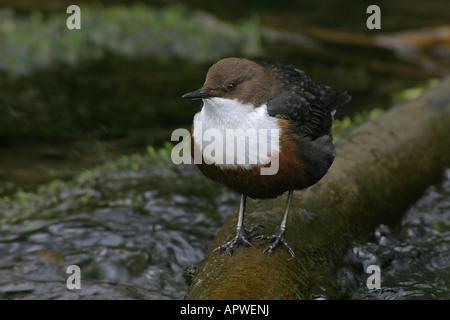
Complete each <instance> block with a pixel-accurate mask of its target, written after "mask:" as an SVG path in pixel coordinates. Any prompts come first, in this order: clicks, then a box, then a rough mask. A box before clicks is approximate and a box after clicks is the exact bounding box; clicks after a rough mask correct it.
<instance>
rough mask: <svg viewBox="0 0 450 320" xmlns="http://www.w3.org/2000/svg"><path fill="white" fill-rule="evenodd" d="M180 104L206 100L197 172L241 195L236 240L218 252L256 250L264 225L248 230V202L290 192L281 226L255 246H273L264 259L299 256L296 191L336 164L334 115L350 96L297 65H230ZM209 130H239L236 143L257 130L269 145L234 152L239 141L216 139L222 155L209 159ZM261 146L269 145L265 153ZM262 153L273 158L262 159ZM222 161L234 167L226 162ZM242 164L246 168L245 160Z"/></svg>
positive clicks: (195, 139) (197, 136) (194, 145)
mask: <svg viewBox="0 0 450 320" xmlns="http://www.w3.org/2000/svg"><path fill="white" fill-rule="evenodd" d="M182 98H185V99H194V100H195V99H202V100H203V103H202V106H201V109H200V111H199V112H198V113H197V114H196V115H195V117H194V125H193V128H192V136H191V137H192V138H191V152H192V154H193V155H194V156H195V153H196V152H197V153H200V154H201V155H202V157H201V160H202V161H201V163H197V166H198V168H199V169H200V171H201V172H202V173H203V174H204V175H205V176H206V177H207V178H209V179H211V180H213V181H216V182H220V183H222V184H224V185H226V186H227V187H229V188H231V189H233V190H235V191H237V192H239V193H241V194H242V196H241V202H240V208H239V214H238V223H237V228H236V229H237V230H236V236H235V237H234V238H233V239H231V240H230V241H228V242H226V243H225V244H223V245H221V246H219V247H217V248H216V249H215V250H214V251H217V250H223V249H225V250H226V251H227V253H228V254H231V253H232V252H233V250H234V249H235V248H236V247H237V246H238V245H239V244H241V243H243V244H245V245H248V246H251V243H250V241H249V240H250V239H252V238H253V237H255V233H256V231H257V230H258V229H259V227H260V226H256V227H253V228H251V229H250V230H246V229H245V228H244V225H243V224H244V211H245V203H246V199H247V197H251V198H254V199H269V198H275V197H278V196H280V195H281V194H283V193H285V192H288V196H287V202H286V209H285V211H284V215H283V219H282V221H281V224H280V226H279V227H277V228H275V230H274V233H273V235H271V236H257V237H255V239H259V240H270V241H273V242H272V243H271V244H270V245H269V246H268V247H267V248H266V249H265V250H264V252H266V251H268V252H271V251H272V250H273V249H274V248H275V247H276V246H277V245H278V244H279V243H281V244H282V245H283V246H284V247H285V248H286V249H287V250H288V251H289V253H290V254H291V255H292V256H293V257H294V256H295V255H294V251H293V250H292V248H291V247H290V246H289V244H288V243H287V241H286V239H285V230H286V219H287V216H288V212H289V207H290V203H291V199H292V195H293V191H294V190H302V189H305V188H308V187H310V186H312V185H314V184H315V183H316V182H318V181H319V180H320V179H321V178H322V177H323V176H324V175H325V173H326V172H327V171H328V169H329V167H330V166H331V164H332V163H333V161H334V158H335V154H336V152H335V148H334V145H333V138H332V135H331V125H332V121H333V115H334V113H335V112H336V109H337V108H339V107H342V106H344V105H345V104H347V103H348V102H349V101H350V99H351V97H350V96H349V95H348V94H347V93H346V92H340V91H338V90H336V89H334V88H331V87H329V86H322V85H318V84H317V83H315V82H314V81H313V80H312V79H311V78H310V77H309V76H308V75H307V74H306V73H305V72H303V71H302V70H300V69H297V68H296V67H294V66H291V65H286V64H283V63H279V62H267V61H251V60H247V59H242V58H226V59H223V60H220V61H218V62H217V63H216V64H214V65H213V66H211V68H210V69H209V71H208V73H207V75H206V80H205V83H204V84H203V87H202V88H201V89H199V90H196V91H193V92H189V93H186V94H184V95H183V96H182ZM209 129H213V130H215V131H214V132H216V133H220V134H221V137H226V136H227V134H228V133H229V131H230V130H235V131H234V132H238V133H239V134H237V138H239V135H242V133H243V132H244V131H245V132H248V131H246V130H249V129H254V130H255V131H257V132H262V133H263V135H259V136H258V137H260V138H261V137H264V139H249V140H250V142H249V144H248V145H245V146H244V147H242V145H241V148H239V144H238V148H237V149H238V150H236V149H235V146H234V144H232V145H231V146H230V141H231V142H234V140H220V139H222V138H218V137H215V138H216V140H217V141H213V142H215V143H216V146H220V147H221V146H224V148H223V149H222V148H219V147H218V148H216V150H215V152H211V147H210V146H209V145H208V144H206V145H205V143H204V142H205V141H206V140H208V139H205V136H203V135H202V134H203V133H204V132H206V131H207V130H209ZM239 130H240V131H239ZM268 131H270V132H275V133H278V134H276V135H270V138H269V139H267V136H266V135H264V134H266V133H267V132H268ZM247 138H248V137H247ZM253 140H254V141H253ZM263 143H264V144H266V145H267V146H265V148H262V147H263ZM208 148H209V149H208ZM269 149H270V150H269ZM261 150H269V151H268V152H267V153H264V152H263V153H262V155H261V152H260V151H261ZM236 151H237V152H236ZM222 152H223V154H222ZM257 153H258V154H257ZM224 157H225V158H226V159H227V160H230V159H231V160H234V161H231V162H230V161H226V163H224V161H223V160H224ZM239 157H241V158H240V159H241V160H242V159H244V160H245V161H239ZM252 159H253V161H251V160H252ZM255 159H256V160H255ZM273 164H276V166H275V169H276V170H275V171H274V172H271V173H269V174H262V171H261V169H262V168H265V169H269V168H271V166H272V165H273Z"/></svg>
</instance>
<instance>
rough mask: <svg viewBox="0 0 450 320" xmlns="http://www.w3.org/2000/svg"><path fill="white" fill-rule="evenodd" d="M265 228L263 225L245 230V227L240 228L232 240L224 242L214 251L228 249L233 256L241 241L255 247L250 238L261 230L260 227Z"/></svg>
mask: <svg viewBox="0 0 450 320" xmlns="http://www.w3.org/2000/svg"><path fill="white" fill-rule="evenodd" d="M261 228H264V227H263V226H262V225H257V226H254V227H253V228H251V229H250V230H248V231H247V230H245V229H244V228H238V229H237V231H236V236H235V237H234V238H233V239H231V240H230V241H228V242H226V243H224V244H223V245H221V246H219V247H217V248H215V249H214V250H213V252H216V251H221V250H226V251H227V253H228V254H229V255H230V256H231V254H232V253H233V251H234V249H236V248H237V247H238V245H239V244H240V243H243V244H245V245H246V246H249V247H253V245H252V244H251V243H250V241H249V240H250V239H251V238H252V237H254V236H255V233H256V232H258V231H259V229H261Z"/></svg>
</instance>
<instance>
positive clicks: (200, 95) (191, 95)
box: [181, 89, 208, 100]
mask: <svg viewBox="0 0 450 320" xmlns="http://www.w3.org/2000/svg"><path fill="white" fill-rule="evenodd" d="M181 98H183V99H191V100H198V99H206V98H208V95H207V94H206V92H203V91H202V89H198V90H196V91H192V92H188V93H185V94H183V96H182V97H181Z"/></svg>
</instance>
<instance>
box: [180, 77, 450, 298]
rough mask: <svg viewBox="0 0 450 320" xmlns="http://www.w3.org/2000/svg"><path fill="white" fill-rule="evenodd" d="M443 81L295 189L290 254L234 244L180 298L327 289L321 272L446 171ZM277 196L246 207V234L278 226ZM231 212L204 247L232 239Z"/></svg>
mask: <svg viewBox="0 0 450 320" xmlns="http://www.w3.org/2000/svg"><path fill="white" fill-rule="evenodd" d="M449 146H450V77H449V78H447V79H445V80H443V81H442V82H441V83H439V84H437V85H435V86H434V87H432V88H431V89H429V90H428V91H427V92H425V93H424V94H423V95H422V96H420V97H419V98H417V99H415V100H413V101H410V102H408V103H405V104H403V105H401V106H398V107H395V108H393V109H392V110H391V111H389V112H387V113H385V114H383V115H382V116H380V117H378V118H377V119H375V120H372V121H369V122H367V123H365V124H363V125H362V126H360V127H359V128H357V129H355V130H354V131H353V132H352V133H351V134H349V135H348V136H346V137H344V138H342V139H341V140H340V141H339V143H338V144H337V157H336V160H335V162H334V164H333V165H332V167H331V169H330V171H329V172H328V173H327V175H326V176H325V177H324V178H323V179H322V180H321V181H320V182H319V183H318V184H316V185H315V186H313V187H311V188H310V189H308V190H305V191H301V192H297V193H295V194H294V199H293V202H292V206H291V214H290V218H289V219H288V224H287V240H288V242H289V243H290V244H291V246H292V247H293V249H294V251H295V253H296V255H297V257H296V258H295V259H292V258H290V255H289V253H288V252H287V251H286V250H283V249H282V248H277V249H275V250H274V252H272V253H270V254H267V253H263V252H262V251H263V249H264V248H265V247H266V246H267V243H266V242H257V241H254V242H253V244H254V246H253V247H240V248H238V249H237V250H236V251H235V252H234V253H233V255H232V256H229V255H227V254H224V253H219V252H215V253H212V252H211V250H210V252H209V253H208V254H207V255H206V257H205V259H204V261H203V262H202V264H201V266H200V267H199V272H198V274H197V276H196V278H195V279H194V280H193V282H192V284H191V286H190V287H189V289H188V292H187V294H186V297H185V298H186V299H309V298H311V295H312V294H313V293H314V292H316V290H317V289H318V288H320V287H327V283H326V282H327V280H326V279H327V268H328V266H330V264H331V265H332V264H333V261H335V259H336V258H337V257H339V256H342V255H343V254H344V253H345V252H346V250H348V249H349V247H350V245H351V243H352V241H354V240H355V239H356V238H361V237H366V236H367V235H368V234H369V233H370V232H371V231H372V230H373V229H374V228H375V227H376V226H377V225H379V224H380V223H386V221H387V220H390V219H399V217H401V215H402V213H403V212H405V210H406V209H407V208H408V207H409V206H410V205H411V203H412V201H414V200H416V199H417V197H418V196H419V195H420V194H421V193H422V192H423V191H424V189H425V188H426V187H427V186H429V185H430V184H432V183H433V182H436V180H437V179H438V178H439V177H440V176H441V175H442V172H443V169H444V168H445V167H446V166H449V165H450V151H449ZM284 201H285V198H284V197H280V198H277V199H275V200H261V201H251V200H250V201H248V203H247V210H246V223H247V228H248V227H250V226H252V225H256V224H262V225H264V226H265V229H264V231H263V233H270V232H271V231H272V230H273V228H275V226H277V224H278V223H279V221H280V219H281V215H282V212H283V206H284ZM235 226H236V215H233V216H232V217H231V218H230V219H229V220H228V221H227V223H226V224H225V225H224V226H223V228H222V229H221V230H220V232H219V233H218V235H217V237H216V238H215V240H214V242H213V244H212V246H211V247H212V248H215V247H217V246H219V245H220V244H222V243H224V242H225V241H226V240H229V238H230V237H231V236H233V235H234V233H235Z"/></svg>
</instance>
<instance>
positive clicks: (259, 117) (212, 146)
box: [193, 98, 280, 169]
mask: <svg viewBox="0 0 450 320" xmlns="http://www.w3.org/2000/svg"><path fill="white" fill-rule="evenodd" d="M203 103H204V105H203V108H202V110H201V111H200V112H199V113H197V114H196V115H195V117H194V129H193V138H194V142H195V144H196V145H197V146H198V147H199V149H200V150H202V152H203V159H204V160H205V162H207V163H208V164H209V163H214V164H216V165H218V166H220V167H221V168H222V169H232V168H236V167H243V168H247V169H248V168H251V167H253V166H255V165H258V166H261V165H264V164H267V163H269V162H270V158H271V157H272V156H274V155H278V153H279V149H280V148H279V134H280V129H279V126H278V123H277V120H276V118H274V117H270V116H269V114H268V113H267V105H262V106H260V107H254V106H252V105H249V104H247V105H246V104H242V103H240V102H239V101H238V100H237V99H234V100H231V99H224V98H210V99H204V100H203Z"/></svg>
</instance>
